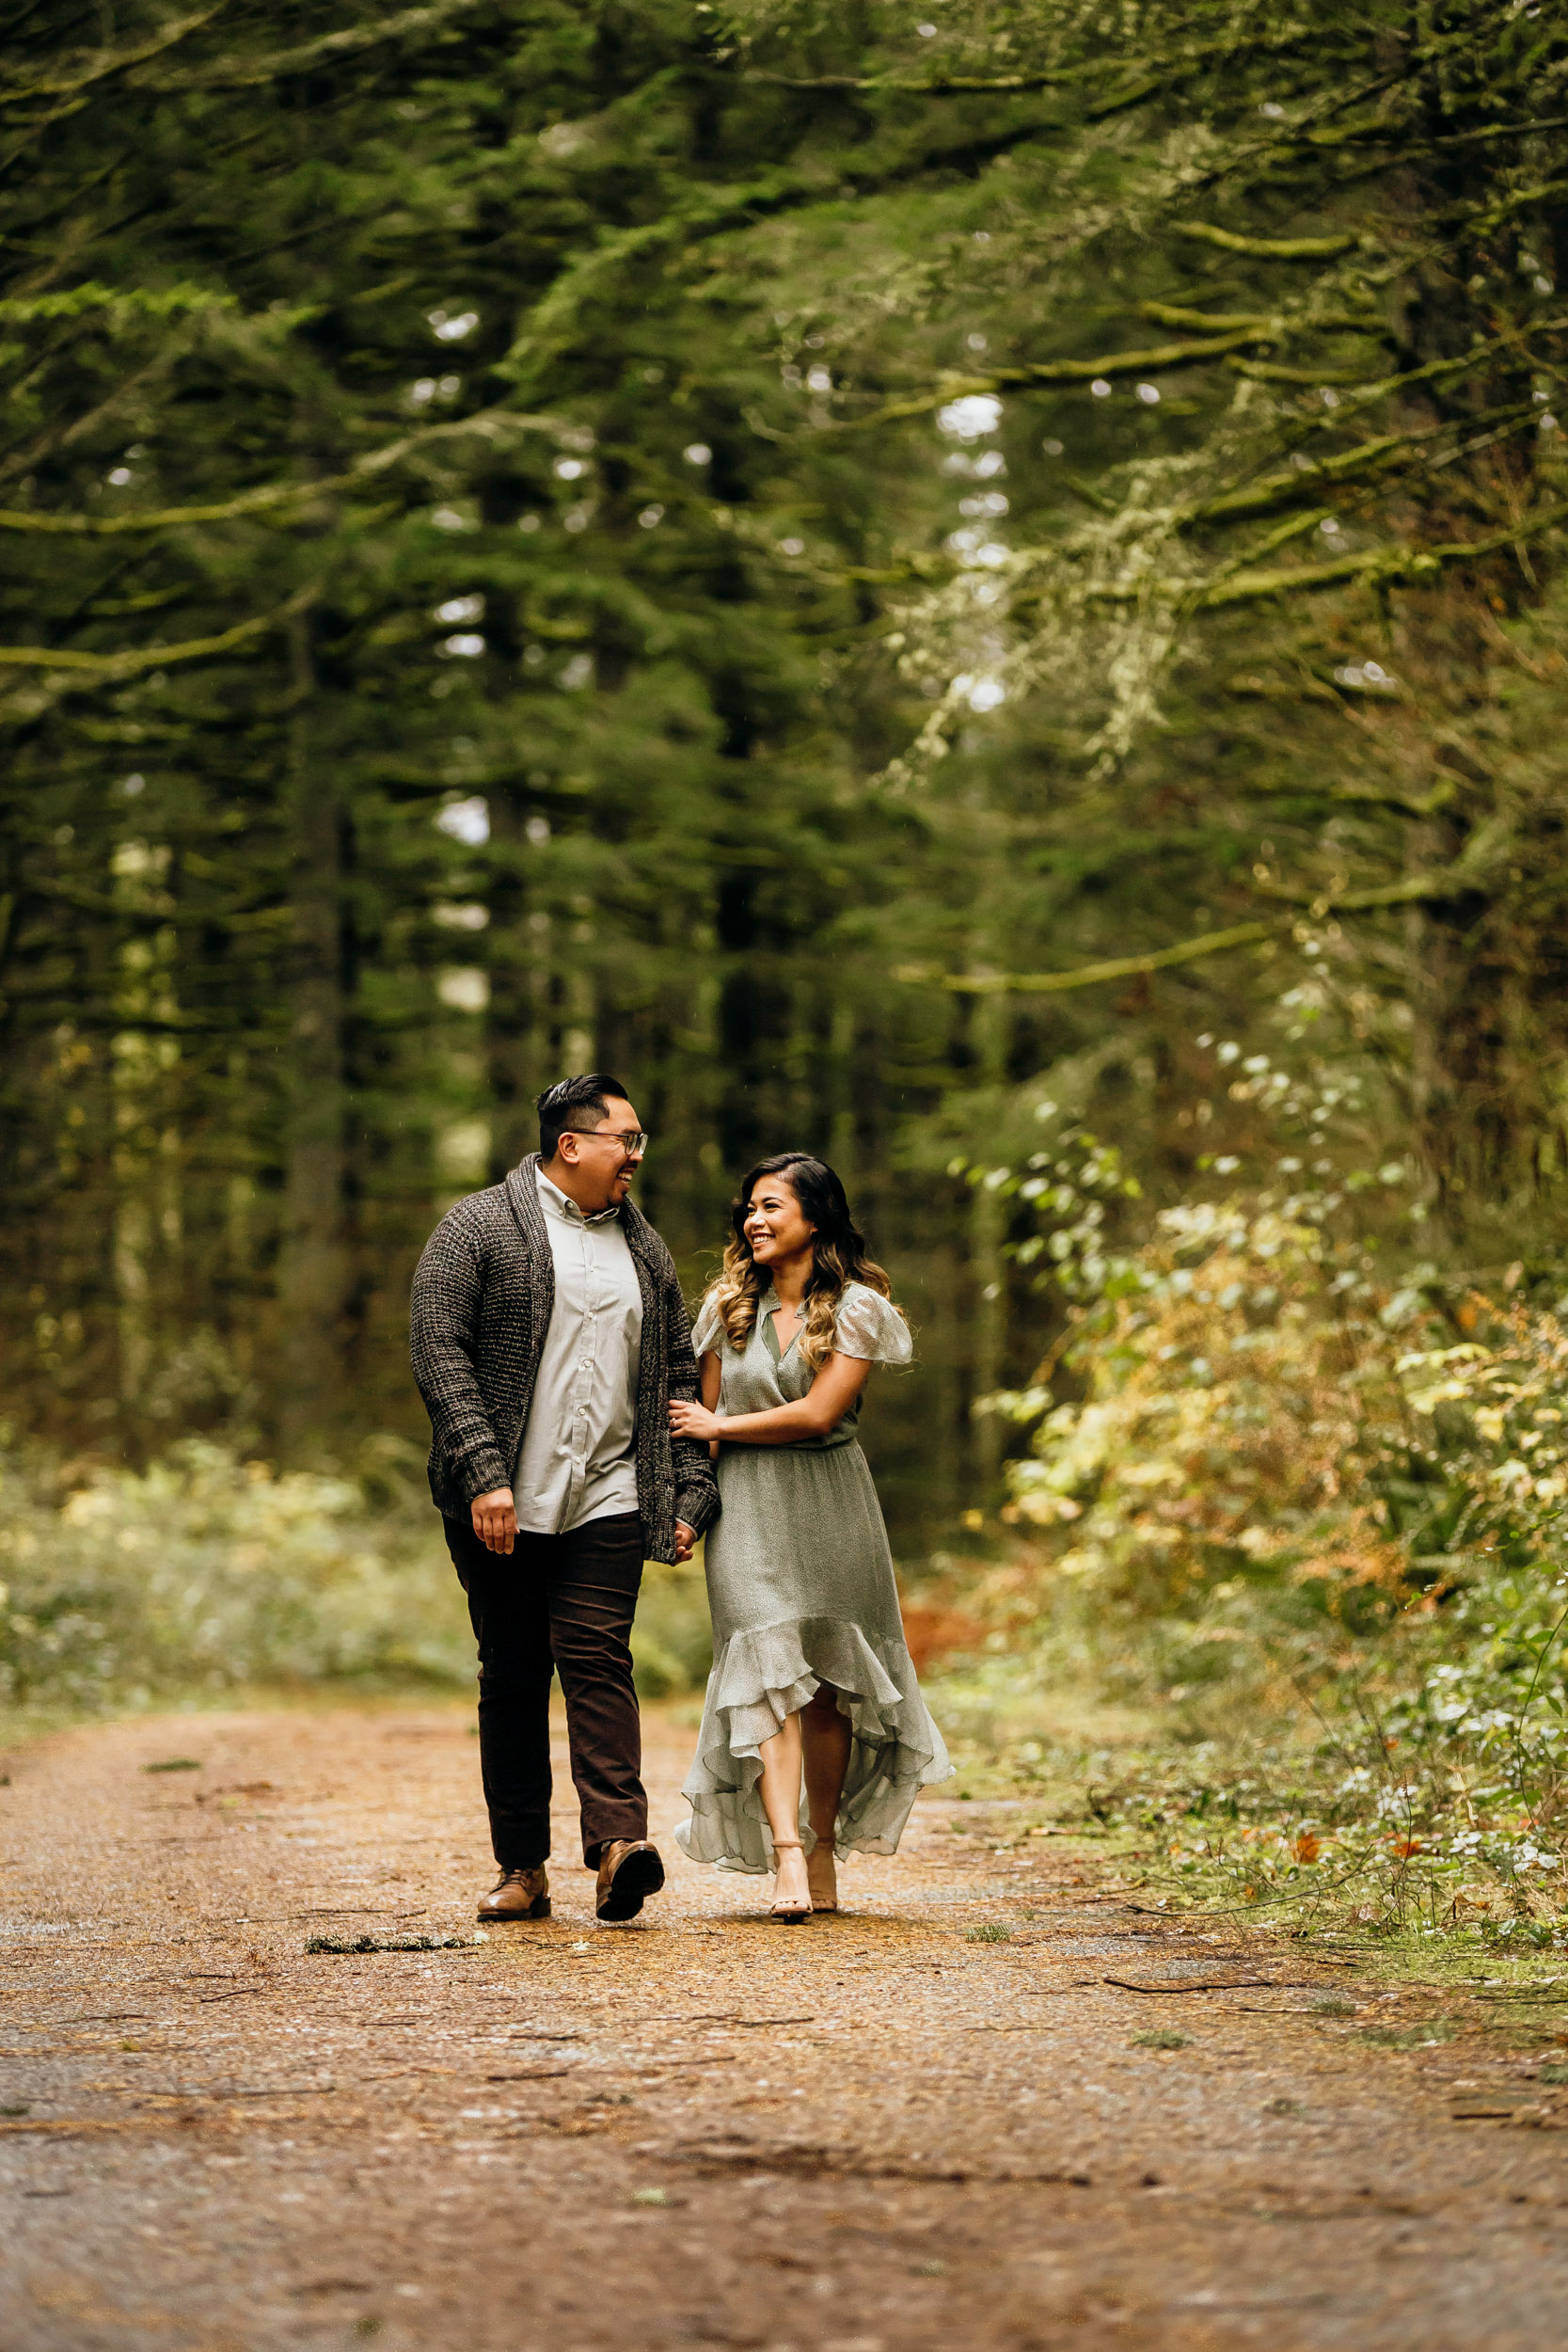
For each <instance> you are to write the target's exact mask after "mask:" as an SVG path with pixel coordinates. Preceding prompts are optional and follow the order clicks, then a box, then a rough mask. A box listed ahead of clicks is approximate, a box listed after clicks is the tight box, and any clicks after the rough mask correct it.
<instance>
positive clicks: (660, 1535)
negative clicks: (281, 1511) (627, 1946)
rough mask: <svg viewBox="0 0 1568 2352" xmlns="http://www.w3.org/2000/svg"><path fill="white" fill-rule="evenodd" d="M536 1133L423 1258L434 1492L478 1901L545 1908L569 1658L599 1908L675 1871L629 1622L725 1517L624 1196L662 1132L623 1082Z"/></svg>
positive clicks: (668, 1311) (446, 1221) (570, 1085)
mask: <svg viewBox="0 0 1568 2352" xmlns="http://www.w3.org/2000/svg"><path fill="white" fill-rule="evenodd" d="M538 1109H539V1151H538V1152H537V1154H534V1153H530V1155H529V1156H528V1158H526V1159H525V1160H524V1161H523V1163H522V1166H521V1167H520V1168H515V1169H514V1170H513V1171H512V1173H511V1175H510V1176H508V1177H507V1179H506V1181H505V1183H504V1184H493V1185H492V1186H491V1187H490V1188H489V1190H488V1191H486V1192H477V1193H472V1194H470V1195H469V1197H468V1198H467V1200H460V1201H459V1202H458V1203H457V1206H456V1207H455V1208H454V1209H451V1210H449V1212H448V1213H447V1215H446V1216H444V1217H443V1218H442V1219H441V1222H440V1224H439V1225H438V1226H437V1227H436V1231H435V1232H434V1233H433V1234H432V1235H431V1237H430V1240H429V1242H428V1243H427V1244H426V1247H425V1252H424V1255H423V1257H422V1258H421V1259H420V1263H419V1270H418V1272H417V1273H416V1274H415V1277H414V1295H413V1324H412V1353H413V1361H414V1377H415V1379H416V1380H417V1381H418V1382H419V1386H420V1395H421V1396H422V1397H423V1398H424V1401H425V1406H426V1409H427V1410H428V1412H429V1414H430V1419H431V1426H432V1430H433V1433H434V1443H433V1445H432V1447H431V1454H430V1490H431V1493H432V1495H433V1496H434V1497H435V1500H436V1509H437V1510H438V1511H439V1512H440V1513H441V1515H442V1518H443V1520H444V1522H445V1525H446V1535H447V1546H448V1549H450V1551H451V1557H452V1563H453V1565H454V1566H455V1567H456V1570H457V1573H458V1576H459V1578H460V1579H461V1580H462V1584H463V1589H464V1591H465V1593H466V1594H467V1598H468V1614H469V1617H470V1619H471V1620H472V1623H473V1629H474V1638H475V1640H476V1641H477V1642H478V1645H479V1745H480V1763H481V1769H482V1771H483V1779H484V1801H485V1804H487V1806H488V1807H489V1812H490V1836H491V1842H492V1844H493V1845H494V1848H495V1854H496V1860H497V1862H498V1864H499V1867H500V1877H499V1880H498V1881H497V1883H496V1885H495V1887H494V1889H493V1891H492V1892H491V1893H490V1894H488V1895H486V1896H485V1897H484V1898H483V1900H482V1901H481V1903H480V1906H479V1916H480V1917H481V1918H482V1919H543V1918H546V1917H547V1916H548V1915H549V1908H550V1898H549V1880H548V1878H547V1876H546V1868H545V1863H546V1856H547V1855H548V1852H549V1846H550V1740H549V1695H550V1677H551V1674H552V1671H555V1672H559V1674H560V1676H561V1687H562V1692H563V1694H564V1697H565V1701H566V1729H567V1736H568V1740H569V1744H570V1749H571V1758H572V1778H573V1780H574V1781H575V1782H576V1784H577V1790H578V1799H579V1801H580V1804H581V1808H582V1858H583V1861H584V1863H585V1864H586V1865H587V1867H589V1868H590V1869H594V1868H595V1867H596V1868H597V1870H598V1883H597V1888H596V1891H595V1908H596V1910H597V1913H598V1915H599V1917H600V1918H601V1919H629V1918H632V1917H633V1916H634V1915H636V1914H637V1913H638V1912H639V1911H641V1908H642V1904H643V1901H644V1899H645V1898H646V1897H647V1896H649V1895H653V1894H657V1891H658V1889H659V1888H660V1887H661V1886H662V1885H663V1883H664V1866H663V1863H662V1862H661V1861H660V1859H659V1856H658V1853H657V1849H656V1848H655V1847H653V1846H652V1845H650V1844H649V1842H648V1800H647V1796H646V1794H645V1793H644V1790H643V1788H642V1782H641V1777H640V1774H641V1761H642V1741H641V1724H640V1722H639V1719H638V1712H637V1693H636V1691H635V1690H634V1688H633V1685H632V1672H631V1642H630V1636H631V1624H632V1617H633V1614H634V1613H635V1611H636V1608H637V1593H638V1587H639V1585H640V1583H641V1577H642V1563H643V1561H644V1559H651V1560H664V1561H676V1560H688V1559H689V1558H690V1556H691V1548H692V1545H693V1544H694V1543H695V1541H696V1539H697V1536H698V1535H699V1534H701V1532H702V1530H703V1529H704V1528H705V1527H706V1526H707V1525H708V1524H709V1523H710V1522H711V1521H712V1520H713V1519H715V1518H717V1517H718V1514H719V1488H718V1484H717V1481H716V1480H715V1478H714V1475H713V1470H712V1466H711V1464H710V1463H709V1460H708V1454H707V1448H706V1447H705V1446H703V1445H697V1444H693V1443H692V1442H691V1441H690V1440H689V1439H682V1438H674V1439H673V1440H672V1438H671V1436H670V1428H669V1422H670V1415H669V1411H668V1409H667V1408H668V1406H669V1402H670V1399H671V1398H672V1397H679V1398H691V1397H695V1396H696V1394H697V1366H696V1362H695V1359H693V1357H692V1353H691V1328H690V1325H689V1321H688V1318H687V1312H686V1304H685V1301H684V1300H683V1298H682V1296H681V1292H680V1284H679V1282H678V1280H677V1279H676V1276H675V1267H674V1261H673V1259H672V1257H671V1255H670V1252H669V1250H668V1249H667V1248H665V1246H664V1244H663V1242H662V1241H661V1240H660V1239H659V1237H658V1235H657V1233H656V1232H654V1229H653V1227H652V1226H651V1225H650V1224H649V1223H648V1221H647V1219H646V1217H644V1216H642V1214H641V1211H640V1210H639V1209H638V1208H637V1207H636V1205H635V1204H634V1203H633V1202H632V1200H630V1199H629V1198H628V1195H629V1193H630V1189H631V1182H632V1178H633V1177H634V1176H635V1175H636V1173H637V1170H638V1168H639V1167H640V1166H641V1160H642V1154H643V1152H645V1151H646V1150H647V1147H648V1138H647V1136H645V1135H644V1134H643V1133H642V1130H641V1122H640V1121H639V1120H638V1116H637V1113H636V1111H635V1110H634V1109H633V1108H632V1106H631V1104H630V1103H629V1102H628V1100H627V1099H626V1088H625V1087H624V1086H622V1084H621V1083H620V1081H619V1079H616V1078H611V1077H609V1076H607V1075H606V1074H605V1073H603V1072H594V1073H591V1074H590V1075H588V1076H585V1077H578V1078H565V1079H562V1082H561V1084H560V1085H559V1086H553V1087H551V1088H550V1089H549V1091H548V1092H547V1093H546V1094H542V1095H541V1096H540V1098H539V1104H538Z"/></svg>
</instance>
